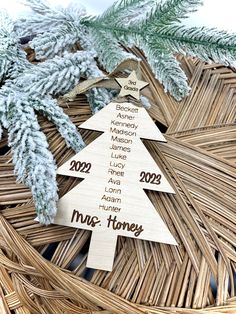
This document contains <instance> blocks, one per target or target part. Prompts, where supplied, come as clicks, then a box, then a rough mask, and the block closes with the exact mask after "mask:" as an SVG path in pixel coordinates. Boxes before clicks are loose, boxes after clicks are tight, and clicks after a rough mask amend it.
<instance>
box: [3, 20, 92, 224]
mask: <svg viewBox="0 0 236 314" xmlns="http://www.w3.org/2000/svg"><path fill="white" fill-rule="evenodd" d="M4 23H5V24H4ZM9 24H12V25H9ZM2 26H3V27H2V29H3V30H4V32H5V33H4V38H5V41H6V42H7V43H9V42H10V43H11V48H12V50H13V51H17V53H18V51H19V52H22V54H21V57H22V58H23V56H24V60H23V61H22V59H21V58H19V59H20V60H16V62H14V59H12V55H10V56H11V59H10V60H11V62H5V63H4V64H5V65H6V66H5V68H4V76H5V77H6V78H7V80H6V81H5V84H3V86H2V88H1V89H0V122H1V124H2V125H3V126H4V127H5V128H6V129H8V132H9V146H11V148H12V153H13V161H14V163H15V173H16V175H17V178H18V180H19V181H20V182H23V183H24V184H25V185H26V186H28V187H29V188H30V189H31V191H32V195H33V199H34V203H35V207H36V211H37V214H38V217H39V220H40V222H42V223H46V224H48V223H50V222H52V221H53V217H54V216H55V214H56V201H57V184H56V166H55V163H54V160H53V156H52V154H51V152H50V151H49V150H48V143H47V140H46V137H45V135H44V134H43V133H42V132H41V131H40V126H39V124H38V121H37V118H36V114H35V111H39V112H42V113H43V114H44V115H45V116H46V117H47V118H48V119H49V120H51V121H52V122H53V123H54V124H55V125H56V126H57V128H58V130H59V132H60V133H61V135H62V136H63V137H64V138H65V140H66V143H67V145H68V146H70V147H72V148H73V149H74V150H75V151H77V152H78V151H79V150H80V149H81V148H82V147H83V146H84V143H83V140H82V138H81V136H80V134H79V133H78V131H77V130H76V127H75V125H74V124H73V123H72V122H71V121H70V119H69V118H68V116H67V115H66V114H65V113H64V112H63V111H62V109H61V108H59V107H58V105H57V103H56V101H55V100H53V99H52V98H51V96H49V94H55V93H60V91H64V90H66V91H67V90H69V89H70V88H72V87H74V84H76V83H77V81H78V80H79V78H80V75H81V73H83V72H86V71H87V67H88V65H89V64H90V61H91V60H93V58H92V59H91V57H89V56H91V53H88V52H77V53H76V54H71V55H70V57H68V54H66V56H64V59H63V58H60V57H57V58H56V59H54V60H50V61H48V62H49V63H48V62H45V64H44V65H43V64H39V65H33V64H30V63H29V62H28V61H27V60H26V57H25V53H24V52H23V50H20V45H19V38H18V37H17V36H16V34H15V32H14V31H13V23H12V22H11V21H10V19H9V18H8V17H7V16H5V17H4V18H3V19H2ZM0 40H1V38H0ZM3 42H4V41H3ZM1 48H2V50H1V51H2V54H1V57H2V62H4V58H5V59H7V57H8V49H9V45H1ZM18 55H19V54H18ZM7 60H8V59H7ZM17 61H18V62H17ZM12 73H14V75H11V74H12ZM38 74H39V75H38ZM53 75H57V76H56V78H55V77H53ZM46 77H47V80H45V78H46ZM50 79H52V80H53V79H56V81H57V82H58V84H57V85H56V84H54V87H52V84H51V82H52V83H54V82H53V81H51V80H50ZM65 81H66V82H67V83H66V84H65ZM49 83H50V84H49ZM45 191H46V193H45Z"/></svg>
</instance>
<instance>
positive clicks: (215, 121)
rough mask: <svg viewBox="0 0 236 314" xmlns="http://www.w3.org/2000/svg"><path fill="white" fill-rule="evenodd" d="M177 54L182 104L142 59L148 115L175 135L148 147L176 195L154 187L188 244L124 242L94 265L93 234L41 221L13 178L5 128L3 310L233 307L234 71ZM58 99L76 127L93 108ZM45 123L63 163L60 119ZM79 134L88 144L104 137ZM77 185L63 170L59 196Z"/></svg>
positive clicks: (156, 199)
mask: <svg viewBox="0 0 236 314" xmlns="http://www.w3.org/2000/svg"><path fill="white" fill-rule="evenodd" d="M136 53H137V55H139V56H141V55H140V52H139V51H138V50H137V51H136ZM180 61H181V64H182V67H183V69H184V70H185V72H186V73H187V75H188V78H189V82H190V85H191V87H192V91H191V94H190V95H189V96H188V97H187V98H186V99H184V100H183V101H182V102H180V103H177V102H176V101H175V100H174V99H173V98H172V97H170V96H169V95H167V94H166V93H165V92H164V90H163V87H162V86H161V85H160V84H159V83H158V82H157V81H156V80H155V79H154V77H153V75H152V73H151V71H150V69H149V67H148V65H147V64H146V63H145V62H144V64H143V66H142V73H143V79H144V80H146V81H148V82H149V83H150V86H149V89H148V91H147V92H146V95H147V96H148V97H149V99H150V101H151V102H152V108H151V109H150V111H149V112H150V115H151V116H152V118H153V119H154V120H155V121H156V122H157V125H158V126H159V127H160V129H161V130H162V132H165V136H166V139H167V141H168V142H167V143H166V144H165V143H164V144H160V143H156V142H151V141H145V142H144V143H145V145H146V146H147V148H148V150H149V151H150V154H151V155H152V156H153V158H154V159H155V160H156V162H157V163H158V165H159V166H160V167H161V168H162V169H163V170H164V171H165V173H166V176H167V178H168V180H169V181H170V183H171V185H172V186H173V187H175V190H176V194H175V195H170V194H165V193H158V192H150V191H149V192H147V193H148V196H149V197H150V199H151V201H152V202H153V204H154V205H155V207H156V209H157V211H158V212H159V214H160V215H161V217H162V219H163V220H164V221H165V222H166V224H167V225H168V227H169V229H170V231H171V232H172V234H173V235H174V237H175V238H176V240H177V242H178V243H179V246H176V247H175V246H169V245H165V244H160V243H154V242H148V241H141V240H133V239H129V238H123V237H119V239H118V243H117V250H116V257H115V263H114V269H113V271H112V272H105V271H99V270H97V271H89V270H87V269H86V267H85V264H86V257H87V251H88V243H89V239H90V236H91V233H90V232H89V231H84V230H80V229H73V228H69V227H63V226H57V225H51V226H48V227H44V226H40V225H39V224H38V223H36V222H34V220H33V219H34V218H35V210H34V206H33V203H32V198H31V193H30V191H29V190H28V189H27V188H26V187H25V186H24V185H22V184H19V183H16V178H15V176H14V172H13V163H12V155H11V152H10V150H8V149H7V134H4V137H3V139H2V141H1V142H0V150H1V156H0V205H1V215H0V313H1V314H10V313H16V314H30V313H32V314H34V313H35V314H38V313H43V314H67V313H68V314H70V313H71V314H73V313H74V314H80V313H81V314H88V313H93V314H95V313H96V314H144V313H150V314H164V313H182V314H195V313H199V314H200V313H209V314H211V313H214V314H222V313H227V314H228V313H232V314H233V313H236V292H235V286H234V285H235V284H234V282H235V280H234V279H235V270H236V251H235V244H236V224H235V220H236V219H235V218H236V206H235V203H236V200H235V195H236V193H235V190H236V187H235V185H236V183H235V161H236V126H235V124H234V123H235V117H236V73H235V72H234V71H233V70H232V69H230V68H226V67H223V66H220V65H215V64H211V65H206V64H204V63H202V62H200V61H199V60H196V59H194V60H193V59H186V58H181V59H180ZM60 105H61V106H62V108H63V109H64V111H65V112H66V113H67V114H68V115H69V116H70V118H71V120H72V121H73V122H74V123H75V124H76V125H77V126H79V125H80V124H81V123H82V122H84V121H85V120H87V119H88V118H89V117H90V115H91V112H90V109H89V106H88V104H87V102H86V98H85V96H84V95H81V96H78V97H77V99H76V100H75V101H73V102H70V103H66V102H63V101H62V100H60ZM39 120H40V125H41V127H42V130H43V132H44V133H45V134H46V135H47V138H48V142H49V144H50V149H51V151H52V152H53V154H54V157H55V159H56V161H57V164H58V165H61V164H63V163H64V162H65V161H66V160H68V159H69V158H70V157H71V156H73V154H74V153H73V151H72V150H70V149H68V148H67V147H66V145H65V142H64V140H63V139H62V138H61V137H60V135H59V133H58V132H57V130H56V128H55V126H54V125H53V124H51V123H50V122H48V121H46V120H45V119H44V118H42V117H40V116H39ZM82 135H83V138H84V140H85V142H86V143H87V144H88V143H90V142H92V141H93V140H94V139H95V138H96V136H97V134H96V133H95V132H89V131H83V132H82ZM95 153H96V152H95ZM79 181H80V180H78V179H75V178H68V177H63V176H58V185H59V194H60V196H62V195H64V194H65V193H66V192H67V191H69V190H70V189H71V188H72V187H74V186H75V185H76V184H78V183H79ZM45 193H47V191H45ZM91 196H92V191H91Z"/></svg>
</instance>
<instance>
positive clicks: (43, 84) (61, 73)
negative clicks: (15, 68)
mask: <svg viewBox="0 0 236 314" xmlns="http://www.w3.org/2000/svg"><path fill="white" fill-rule="evenodd" d="M93 62H94V55H93V54H92V53H90V52H87V51H77V52H76V53H65V54H64V55H63V57H58V56H56V57H55V58H53V59H49V60H47V61H45V62H42V63H39V64H38V65H37V66H34V67H31V68H30V69H28V70H26V71H24V73H23V74H22V75H21V76H19V77H18V78H17V79H16V83H17V85H18V86H20V87H21V88H23V89H24V91H26V92H27V93H29V94H30V95H35V93H36V94H40V95H46V94H50V95H59V94H65V93H67V92H68V91H69V90H71V89H72V88H73V87H74V86H75V85H76V84H78V82H79V81H80V78H81V76H83V77H85V73H86V72H87V71H88V69H89V68H90V66H91V64H92V63H93ZM35 71H37V75H35Z"/></svg>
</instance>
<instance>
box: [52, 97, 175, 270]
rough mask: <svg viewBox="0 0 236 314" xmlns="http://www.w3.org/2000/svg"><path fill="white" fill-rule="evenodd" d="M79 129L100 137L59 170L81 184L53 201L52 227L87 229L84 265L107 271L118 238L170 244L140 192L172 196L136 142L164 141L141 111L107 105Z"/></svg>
mask: <svg viewBox="0 0 236 314" xmlns="http://www.w3.org/2000/svg"><path fill="white" fill-rule="evenodd" d="M80 127H81V128H84V129H90V130H96V131H101V132H104V133H103V134H102V135H100V136H99V137H98V138H97V139H96V140H94V141H93V142H92V143H91V144H89V145H88V146H87V147H85V148H84V149H83V150H82V151H81V152H79V153H78V154H76V155H75V156H73V157H72V158H71V159H70V160H68V161H67V162H66V163H65V164H63V165H62V166H61V167H59V169H58V174H61V175H66V176H73V177H79V178H84V180H83V181H82V182H81V183H79V184H78V185H77V186H76V187H74V188H73V189H72V190H71V191H69V192H68V193H67V194H65V195H64V196H63V197H62V198H61V199H60V200H59V202H58V213H57V216H56V218H55V223H56V224H61V225H67V226H73V227H76V228H82V229H87V230H92V237H91V241H90V248H89V254H88V259H87V266H88V267H91V268H97V269H103V270H112V266H113V260H114V255H115V248H116V242H117V236H118V235H122V236H126V237H132V238H138V239H145V240H150V241H155V242H163V243H168V244H176V242H175V239H174V238H173V236H172V235H171V233H170V231H169V230H168V228H167V226H166V225H165V223H164V222H163V220H162V219H161V217H160V215H159V214H158V212H157V210H156V209H155V208H154V206H153V205H152V203H151V201H150V200H149V198H148V196H147V195H146V194H145V192H144V189H147V190H154V191H160V192H167V193H174V191H173V189H172V187H171V186H170V184H169V183H168V181H167V180H166V178H165V176H164V175H163V173H162V172H161V170H160V169H159V167H158V166H157V164H156V162H155V161H154V160H153V158H152V157H151V155H150V154H149V152H148V151H147V149H146V148H145V146H144V144H143V143H142V141H141V140H140V138H145V139H150V140H155V141H160V142H165V138H164V137H163V135H162V134H161V133H160V131H159V130H158V128H157V127H156V125H155V124H154V122H153V121H152V119H151V118H150V116H149V114H148V113H147V111H146V110H145V109H144V108H141V107H137V106H135V105H134V104H131V103H122V104H121V103H110V104H109V105H108V106H107V107H105V108H104V109H102V110H101V111H100V112H98V113H97V114H96V115H95V116H92V117H91V118H90V119H88V120H87V121H86V122H85V123H83V124H82V125H81V126H80Z"/></svg>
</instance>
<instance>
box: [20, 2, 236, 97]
mask: <svg viewBox="0 0 236 314" xmlns="http://www.w3.org/2000/svg"><path fill="white" fill-rule="evenodd" d="M39 2H40V3H41V4H42V8H41V7H40V5H39V4H38V1H36V0H34V1H32V2H31V1H30V0H27V5H28V6H29V7H31V8H32V10H33V11H35V14H32V17H30V18H29V19H28V20H25V21H23V24H22V28H25V29H28V30H30V28H32V29H35V30H36V31H35V32H36V33H37V32H39V30H40V29H41V32H42V33H41V34H38V35H37V36H36V37H35V38H34V39H33V41H32V43H31V46H32V47H33V48H34V49H35V50H36V55H37V56H38V58H43V57H49V56H50V57H52V56H53V55H55V54H58V53H60V51H64V50H65V49H70V47H72V45H73V43H75V42H77V43H79V44H80V45H81V47H82V48H83V49H84V50H87V51H94V52H95V53H96V55H97V59H98V61H99V63H100V65H102V66H103V67H104V69H105V70H106V71H108V72H110V71H112V70H113V69H114V68H115V67H116V66H117V65H118V64H119V63H120V62H122V61H124V60H126V59H129V58H135V56H133V55H132V54H130V53H127V52H126V51H125V49H124V48H123V46H129V47H132V46H134V45H135V46H138V47H139V48H141V49H143V51H144V53H145V55H146V57H147V60H148V62H149V64H150V66H151V68H152V70H153V73H154V74H155V76H156V78H157V79H158V80H159V81H160V82H161V83H162V84H163V85H164V88H165V90H166V91H167V92H170V94H171V95H172V96H174V97H175V98H176V99H177V100H181V99H182V98H184V97H185V96H186V95H188V93H189V87H188V84H187V77H186V75H185V74H184V73H183V71H182V69H181V67H180V65H179V63H178V62H177V61H176V60H174V59H175V54H176V53H181V54H184V55H190V56H196V57H199V58H201V59H203V60H204V61H207V62H216V63H223V64H225V65H230V66H235V60H236V35H235V34H229V33H227V32H222V31H218V30H216V29H207V28H201V27H198V28H187V27H185V26H181V24H180V22H181V20H182V19H183V18H186V17H187V16H188V15H189V14H190V13H192V12H194V11H196V9H197V8H198V6H200V5H202V0H166V1H159V0H120V1H116V2H115V3H114V4H113V5H112V6H111V7H110V8H108V9H107V10H106V11H105V12H104V13H103V14H101V15H100V16H95V17H90V16H86V15H85V14H84V11H83V14H81V13H79V14H78V13H76V14H72V13H71V7H70V6H69V7H68V8H67V9H63V10H62V9H60V8H59V9H55V8H54V9H50V6H49V5H47V4H46V2H45V1H42V0H41V1H40V0H39ZM50 10H51V11H50ZM78 10H79V9H78ZM79 12H82V11H80V10H79ZM56 16H58V18H56ZM50 19H51V23H52V26H51V27H50V31H49V32H51V34H53V33H54V34H55V36H54V37H53V35H52V36H50V34H49V33H48V26H49V24H50ZM57 20H58V21H59V22H60V25H59V24H58V23H57ZM68 25H69V26H68ZM47 38H52V40H51V43H50V42H49V39H47ZM53 38H54V39H53ZM76 39H77V40H76ZM121 44H122V45H121Z"/></svg>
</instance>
